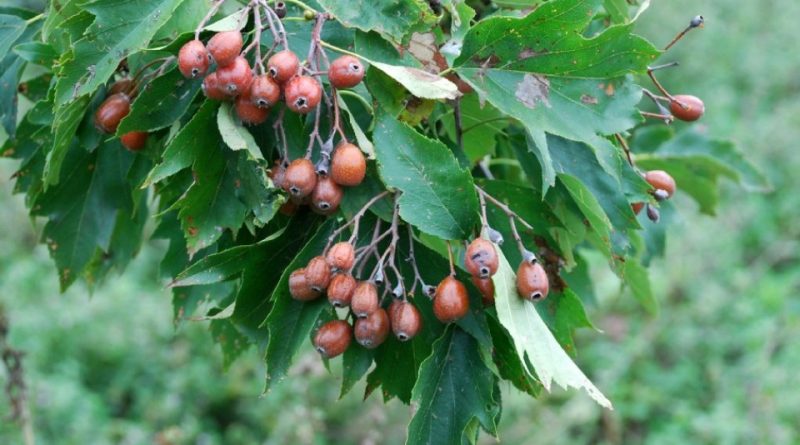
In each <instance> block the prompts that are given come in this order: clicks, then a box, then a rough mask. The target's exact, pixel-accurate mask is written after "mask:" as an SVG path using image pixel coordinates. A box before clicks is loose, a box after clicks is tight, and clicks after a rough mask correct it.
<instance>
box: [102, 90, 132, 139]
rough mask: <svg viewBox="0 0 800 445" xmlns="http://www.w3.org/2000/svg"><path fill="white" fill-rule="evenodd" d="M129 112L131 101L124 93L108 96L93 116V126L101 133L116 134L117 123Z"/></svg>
mask: <svg viewBox="0 0 800 445" xmlns="http://www.w3.org/2000/svg"><path fill="white" fill-rule="evenodd" d="M130 111H131V99H130V97H128V95H127V94H125V93H117V94H112V95H111V96H108V97H107V98H106V100H104V101H103V103H102V104H100V107H99V108H98V109H97V112H95V114H94V126H95V127H96V128H97V129H98V130H100V131H102V132H103V133H108V134H111V133H116V131H117V126H119V121H121V120H122V118H124V117H125V116H127V115H128V113H130Z"/></svg>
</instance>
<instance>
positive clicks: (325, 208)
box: [311, 176, 344, 215]
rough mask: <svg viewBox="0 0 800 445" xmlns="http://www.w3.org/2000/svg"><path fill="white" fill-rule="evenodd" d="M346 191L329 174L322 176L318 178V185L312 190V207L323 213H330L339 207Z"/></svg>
mask: <svg viewBox="0 0 800 445" xmlns="http://www.w3.org/2000/svg"><path fill="white" fill-rule="evenodd" d="M343 195H344V192H343V191H342V188H341V187H339V184H337V183H335V182H333V179H331V178H329V177H327V176H320V177H319V178H318V179H317V186H316V187H314V191H313V192H311V206H312V208H313V209H314V210H315V211H316V212H318V213H321V214H323V215H330V214H332V213H334V212H336V210H338V209H339V203H340V202H341V201H342V196H343Z"/></svg>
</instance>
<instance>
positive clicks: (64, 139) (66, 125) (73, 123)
mask: <svg viewBox="0 0 800 445" xmlns="http://www.w3.org/2000/svg"><path fill="white" fill-rule="evenodd" d="M88 104H89V97H88V96H86V97H82V98H80V100H77V101H75V102H72V103H70V104H69V105H67V106H66V107H63V108H60V109H59V110H58V111H56V114H55V116H54V117H53V135H54V137H53V147H52V148H51V149H50V151H49V152H48V153H47V163H46V164H45V166H44V184H45V186H50V185H56V184H58V182H59V178H60V174H61V164H62V162H63V161H64V157H65V156H66V155H67V151H68V150H69V147H70V145H71V144H72V143H73V140H74V138H75V132H76V131H77V130H78V126H79V125H80V123H81V120H82V119H83V116H84V114H85V113H86V106H87V105H88Z"/></svg>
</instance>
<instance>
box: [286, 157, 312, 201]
mask: <svg viewBox="0 0 800 445" xmlns="http://www.w3.org/2000/svg"><path fill="white" fill-rule="evenodd" d="M316 185H317V173H316V172H315V171H314V164H312V163H311V161H309V160H308V159H305V158H300V159H295V160H294V161H292V163H291V164H289V166H288V167H286V173H285V174H284V177H283V189H284V190H286V191H287V192H289V194H290V195H291V196H292V197H294V198H304V197H306V196H308V195H310V194H311V192H313V191H314V187H316Z"/></svg>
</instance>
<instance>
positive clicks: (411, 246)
mask: <svg viewBox="0 0 800 445" xmlns="http://www.w3.org/2000/svg"><path fill="white" fill-rule="evenodd" d="M406 231H407V232H408V258H406V261H409V262H410V263H411V268H412V269H414V282H413V283H412V284H411V290H410V291H409V292H408V293H409V295H414V291H415V290H416V289H417V283H419V284H420V285H421V286H422V287H423V288H424V287H425V286H427V285H426V284H425V281H424V280H423V279H422V275H420V274H419V266H418V265H417V256H416V255H415V254H414V230H412V229H411V227H410V226H408V227H407V230H406Z"/></svg>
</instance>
